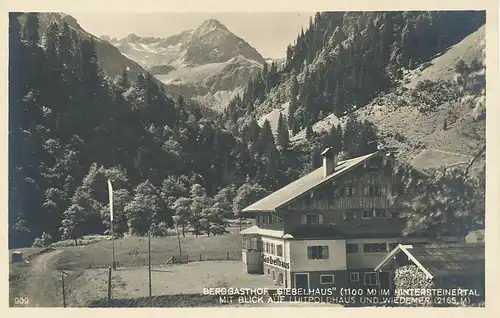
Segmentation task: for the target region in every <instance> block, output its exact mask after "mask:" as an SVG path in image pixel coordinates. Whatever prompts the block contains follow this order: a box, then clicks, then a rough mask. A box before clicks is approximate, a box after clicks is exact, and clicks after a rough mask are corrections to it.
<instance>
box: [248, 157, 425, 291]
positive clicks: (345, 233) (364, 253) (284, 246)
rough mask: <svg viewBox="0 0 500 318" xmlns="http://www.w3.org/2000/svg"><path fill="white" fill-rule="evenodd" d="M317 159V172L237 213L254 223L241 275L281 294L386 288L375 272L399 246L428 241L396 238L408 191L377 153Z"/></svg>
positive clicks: (384, 274)
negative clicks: (262, 278)
mask: <svg viewBox="0 0 500 318" xmlns="http://www.w3.org/2000/svg"><path fill="white" fill-rule="evenodd" d="M322 159H323V164H322V167H320V168H318V169H316V170H314V171H312V172H311V173H309V174H307V175H305V176H304V177H302V178H300V179H298V180H296V181H294V182H292V183H290V184H288V185H287V186H285V187H283V188H281V189H279V190H278V191H276V192H274V193H272V194H270V195H269V196H267V197H265V198H263V199H261V200H259V201H257V202H255V203H253V204H252V205H250V206H248V207H246V208H244V209H243V211H242V214H243V215H245V217H249V218H255V224H256V225H255V226H252V227H250V228H247V229H245V230H243V231H241V232H240V234H241V235H242V238H243V240H242V243H243V244H242V245H243V246H242V258H243V263H244V265H245V268H246V271H247V273H252V274H263V275H266V276H268V277H269V279H271V280H273V281H274V284H275V285H276V286H280V287H282V288H303V289H316V288H331V287H334V286H336V287H350V288H364V289H366V288H379V289H381V288H383V289H391V288H392V287H393V286H391V284H392V283H391V281H392V279H391V272H390V271H381V272H378V273H377V272H376V271H375V267H376V266H377V265H378V264H379V263H380V262H381V261H382V260H383V259H384V258H385V257H386V256H387V253H388V252H390V251H391V250H393V249H394V248H395V247H396V246H397V245H398V244H422V243H427V241H428V240H427V238H426V237H421V236H418V235H415V236H403V235H402V230H403V229H404V227H405V220H404V218H403V217H404V214H405V212H407V211H405V209H404V208H403V207H402V206H403V205H402V204H400V203H401V201H400V200H401V199H402V200H404V199H407V198H408V196H411V192H412V191H411V189H406V188H405V187H403V185H402V184H401V183H400V181H399V180H397V177H396V176H395V174H394V173H393V165H394V163H395V161H394V159H392V158H391V157H389V156H387V155H386V154H384V153H382V152H375V153H371V154H368V155H364V156H361V157H357V158H352V159H349V160H345V161H337V160H336V156H335V154H334V153H333V152H332V150H331V149H330V148H327V149H326V150H325V151H323V153H322ZM395 192H397V193H398V194H399V196H398V199H397V200H395V201H394V200H391V199H390V196H391V195H392V194H395Z"/></svg>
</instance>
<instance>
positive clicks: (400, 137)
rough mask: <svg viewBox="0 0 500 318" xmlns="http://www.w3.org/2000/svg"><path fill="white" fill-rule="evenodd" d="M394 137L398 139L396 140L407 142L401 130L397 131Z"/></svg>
mask: <svg viewBox="0 0 500 318" xmlns="http://www.w3.org/2000/svg"><path fill="white" fill-rule="evenodd" d="M394 139H396V140H397V141H399V142H405V141H406V138H405V136H403V135H401V134H400V133H399V132H397V133H396V134H395V135H394Z"/></svg>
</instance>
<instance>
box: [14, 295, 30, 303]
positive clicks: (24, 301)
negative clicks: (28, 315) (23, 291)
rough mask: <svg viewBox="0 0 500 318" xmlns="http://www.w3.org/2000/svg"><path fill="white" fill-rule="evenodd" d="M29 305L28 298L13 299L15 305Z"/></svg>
mask: <svg viewBox="0 0 500 318" xmlns="http://www.w3.org/2000/svg"><path fill="white" fill-rule="evenodd" d="M28 303H29V300H28V297H16V298H14V304H15V305H27V304H28Z"/></svg>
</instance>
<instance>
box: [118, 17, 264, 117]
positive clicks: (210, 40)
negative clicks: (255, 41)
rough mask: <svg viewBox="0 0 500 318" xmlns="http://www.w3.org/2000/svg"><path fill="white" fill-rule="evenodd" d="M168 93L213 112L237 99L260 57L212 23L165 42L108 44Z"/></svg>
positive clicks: (133, 36) (131, 38) (132, 39)
mask: <svg viewBox="0 0 500 318" xmlns="http://www.w3.org/2000/svg"><path fill="white" fill-rule="evenodd" d="M111 43H112V44H113V45H115V46H116V47H117V48H118V49H119V50H120V51H121V52H122V54H123V55H125V56H127V57H128V58H130V59H133V60H135V61H136V62H137V63H139V64H140V65H142V66H143V67H145V68H146V69H148V70H152V73H153V74H154V75H155V76H156V77H157V78H158V79H159V80H160V81H162V82H163V83H164V84H166V85H167V87H168V88H169V89H171V90H172V91H174V92H176V93H180V94H183V95H184V97H185V98H191V99H194V100H197V101H199V102H202V103H203V104H206V105H208V106H211V107H213V108H217V109H223V108H224V107H225V106H226V105H227V103H228V102H229V100H230V99H231V98H232V97H233V96H235V94H239V93H240V92H241V90H242V88H243V87H244V86H245V85H246V84H247V83H248V80H249V79H250V77H251V76H255V75H256V74H257V73H258V71H260V70H261V69H262V67H263V63H264V61H265V60H264V58H263V57H262V56H261V55H260V54H259V53H258V52H257V50H255V49H254V48H253V47H251V46H250V45H249V44H248V43H247V42H245V41H244V40H243V39H241V38H239V37H237V36H236V35H234V34H233V33H231V31H229V30H228V29H227V27H226V26H224V25H223V24H222V23H220V22H219V21H218V20H215V19H209V20H206V21H204V22H203V23H202V24H201V25H200V26H199V27H198V28H196V29H195V30H187V31H184V32H181V33H179V34H176V35H173V36H170V37H168V38H154V37H139V36H137V35H136V34H130V35H128V36H127V37H125V38H123V39H120V40H116V39H115V40H113V41H112V42H111Z"/></svg>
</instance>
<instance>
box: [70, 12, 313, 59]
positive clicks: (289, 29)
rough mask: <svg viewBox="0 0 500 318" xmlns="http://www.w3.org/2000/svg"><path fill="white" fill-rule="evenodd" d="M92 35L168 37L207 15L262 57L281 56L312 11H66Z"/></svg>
mask: <svg viewBox="0 0 500 318" xmlns="http://www.w3.org/2000/svg"><path fill="white" fill-rule="evenodd" d="M67 13H68V14H70V15H72V16H73V17H74V18H76V19H77V21H78V23H79V24H80V26H81V27H82V28H83V29H85V30H86V31H88V32H90V33H92V34H93V35H95V36H101V35H108V36H110V37H112V38H113V37H117V38H123V37H125V36H127V35H129V34H130V33H135V34H137V35H138V36H142V37H144V36H154V37H168V36H171V35H174V34H177V33H179V32H182V31H185V30H189V29H195V28H196V27H198V26H199V25H200V24H201V23H202V22H203V21H205V20H207V19H210V18H212V19H217V20H219V21H220V22H221V23H222V24H224V25H225V26H226V27H227V28H228V29H229V30H230V31H231V32H233V33H234V34H236V35H237V36H239V37H240V38H242V39H244V40H245V41H247V42H248V43H249V44H250V45H251V46H253V47H254V48H256V49H257V51H259V52H260V54H261V55H262V56H263V57H264V58H283V57H285V55H286V47H287V45H288V44H290V43H293V41H294V40H296V38H297V35H298V34H299V33H300V30H301V28H302V27H304V29H306V28H307V26H308V25H309V17H310V16H313V15H314V13H304V12H300V13H298V12H249V13H246V12H235V13H232V12H223V13H213V12H206V13H171V12H168V13H88V12H67Z"/></svg>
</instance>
